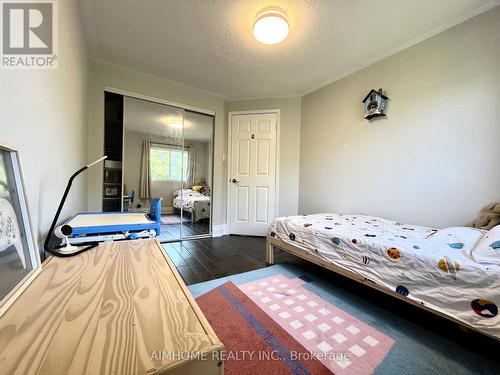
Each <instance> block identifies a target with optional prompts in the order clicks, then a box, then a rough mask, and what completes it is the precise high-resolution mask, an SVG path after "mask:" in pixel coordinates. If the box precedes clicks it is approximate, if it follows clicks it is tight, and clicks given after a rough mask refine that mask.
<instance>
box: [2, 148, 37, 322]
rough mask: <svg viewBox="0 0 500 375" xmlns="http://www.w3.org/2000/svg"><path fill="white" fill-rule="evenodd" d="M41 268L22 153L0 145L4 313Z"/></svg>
mask: <svg viewBox="0 0 500 375" xmlns="http://www.w3.org/2000/svg"><path fill="white" fill-rule="evenodd" d="M40 269H41V263H40V256H39V253H38V250H37V247H36V245H35V241H34V237H33V234H32V230H31V225H30V220H29V214H28V206H27V204H26V193H25V191H24V182H23V177H22V170H21V166H20V161H19V154H18V152H17V151H16V150H14V149H12V148H10V147H9V146H6V145H2V144H0V316H1V315H2V313H3V311H5V310H6V309H7V307H8V306H9V305H10V303H11V302H12V301H13V300H14V299H15V297H16V296H17V295H18V294H19V293H20V292H21V291H22V289H23V287H25V286H26V285H27V284H28V283H29V282H30V281H31V280H32V279H33V278H34V276H35V275H36V273H38V271H39V270H40Z"/></svg>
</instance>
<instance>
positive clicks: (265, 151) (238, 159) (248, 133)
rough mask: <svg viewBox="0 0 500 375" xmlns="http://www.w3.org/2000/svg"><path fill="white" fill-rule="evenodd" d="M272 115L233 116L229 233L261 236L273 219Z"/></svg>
mask: <svg viewBox="0 0 500 375" xmlns="http://www.w3.org/2000/svg"><path fill="white" fill-rule="evenodd" d="M276 124H277V115H276V113H264V114H248V115H247V114H245V115H233V116H232V117H231V139H230V142H231V155H230V158H231V160H230V170H229V179H230V184H229V186H230V189H229V202H230V203H229V206H230V207H229V210H230V218H229V231H230V233H232V234H247V235H257V236H264V235H266V234H267V229H268V226H269V224H270V223H271V221H272V219H273V218H274V215H275V212H274V211H275V198H276Z"/></svg>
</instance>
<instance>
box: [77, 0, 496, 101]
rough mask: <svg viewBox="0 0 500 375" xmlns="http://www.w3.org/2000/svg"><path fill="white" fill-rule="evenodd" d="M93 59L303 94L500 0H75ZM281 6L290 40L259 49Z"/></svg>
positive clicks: (226, 90)
mask: <svg viewBox="0 0 500 375" xmlns="http://www.w3.org/2000/svg"><path fill="white" fill-rule="evenodd" d="M79 4H80V9H81V12H82V16H83V20H84V27H85V30H86V35H87V40H88V43H89V48H90V54H91V57H92V58H93V59H95V60H99V61H106V62H110V63H113V64H117V65H121V66H125V67H128V68H132V69H137V70H140V71H143V72H146V73H150V74H154V75H157V76H161V77H165V78H168V79H170V80H173V81H178V82H182V83H185V84H188V85H192V86H195V87H198V88H201V89H204V90H207V91H210V92H213V93H216V94H219V95H221V96H223V97H225V98H227V99H236V98H238V99H241V98H257V97H277V96H298V95H303V94H304V93H307V92H310V91H312V90H314V89H316V88H319V87H321V86H323V85H324V84H326V83H329V82H332V81H334V80H336V79H339V78H341V77H344V76H346V75H348V74H350V73H353V72H355V71H357V70H359V69H361V68H363V67H365V66H367V65H370V64H372V63H374V62H376V61H378V60H381V59H382V58H384V57H386V56H388V55H391V54H393V53H395V52H397V51H399V50H401V49H404V48H407V47H408V46H410V45H413V44H415V43H417V42H419V41H421V40H424V39H426V38H429V37H431V36H433V35H435V34H437V33H439V32H441V31H443V30H446V29H447V28H450V27H452V26H454V25H456V24H458V23H460V22H463V21H465V20H466V19H468V18H471V17H473V16H475V15H477V14H480V13H482V12H484V11H486V10H488V9H491V8H493V7H494V6H496V5H499V4H500V0H274V1H268V0H189V1H188V0H147V1H137V0H105V1H103V0H79ZM266 6H279V7H281V8H282V9H284V10H285V11H286V12H287V13H288V16H289V20H290V27H291V31H290V35H289V37H288V38H287V39H286V40H285V41H284V42H282V43H280V44H278V45H274V46H269V45H263V44H260V43H258V42H257V41H256V40H255V39H254V38H253V36H252V33H251V30H252V25H253V21H254V19H255V15H256V14H257V13H258V11H259V10H260V9H262V8H264V7H266Z"/></svg>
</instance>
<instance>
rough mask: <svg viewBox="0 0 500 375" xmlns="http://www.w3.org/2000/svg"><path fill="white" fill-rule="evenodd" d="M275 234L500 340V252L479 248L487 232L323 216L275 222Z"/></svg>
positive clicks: (296, 217) (292, 217)
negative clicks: (483, 251)
mask: <svg viewBox="0 0 500 375" xmlns="http://www.w3.org/2000/svg"><path fill="white" fill-rule="evenodd" d="M499 229H500V228H499ZM269 234H270V235H271V236H274V237H277V238H279V239H282V240H284V241H286V242H288V243H291V244H293V245H296V246H299V247H302V248H305V249H308V250H313V251H315V252H317V253H318V254H319V256H321V257H322V258H324V259H326V260H328V261H330V262H331V263H333V264H335V265H337V266H340V267H343V268H345V269H347V270H350V271H352V272H354V273H356V274H358V275H361V276H363V277H366V278H367V279H369V280H371V281H373V282H375V283H377V284H380V285H383V286H385V287H387V288H388V289H390V290H393V291H396V292H398V293H399V294H401V295H403V296H406V297H407V298H410V299H413V300H415V301H418V302H421V303H423V304H424V305H426V306H428V307H431V308H433V309H435V310H438V311H440V312H443V313H445V314H447V315H450V316H452V317H454V318H456V319H459V320H461V321H463V322H465V323H467V324H469V325H471V326H473V327H475V328H477V329H480V330H481V331H483V332H485V333H487V334H489V335H492V336H495V337H497V338H500V315H499V314H498V306H500V253H499V254H498V257H496V254H494V255H493V256H491V255H490V256H489V257H484V258H483V257H482V256H481V252H477V253H475V252H474V251H473V250H474V249H475V246H476V244H477V243H478V241H479V240H480V239H481V238H482V237H483V236H486V232H485V231H483V230H479V229H472V228H465V227H457V228H447V229H443V230H437V229H433V228H427V227H421V226H415V225H406V224H401V223H397V222H394V221H389V220H385V219H381V218H376V217H370V216H362V215H338V214H317V215H307V216H291V217H282V218H278V219H275V220H274V221H273V223H272V224H271V226H270V230H269ZM486 237H487V236H486ZM495 243H497V244H498V242H495ZM490 246H491V245H490ZM499 251H500V250H499Z"/></svg>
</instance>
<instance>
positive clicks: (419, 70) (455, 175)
mask: <svg viewBox="0 0 500 375" xmlns="http://www.w3.org/2000/svg"><path fill="white" fill-rule="evenodd" d="M499 35H500V7H497V8H496V9H493V10H491V11H489V12H487V13H484V14H482V15H480V16H478V17H476V18H473V19H471V20H469V21H467V22H465V23H463V24H460V25H458V26H456V27H454V28H452V29H450V30H448V31H446V32H444V33H442V34H439V35H437V36H435V37H433V38H431V39H429V40H427V41H424V42H422V43H420V44H418V45H416V46H414V47H411V48H409V49H407V50H405V51H402V52H400V53H398V54H396V55H394V56H392V57H389V58H387V59H385V60H383V61H381V62H379V63H377V64H374V65H371V66H369V67H368V68H366V69H364V70H362V71H360V72H358V73H355V74H353V75H351V76H348V77H346V78H344V79H342V80H340V81H337V82H334V83H333V84H330V85H328V86H326V87H324V88H321V89H319V90H317V91H315V92H313V93H311V94H309V95H306V96H305V97H303V99H302V133H301V160H300V203H299V208H300V211H301V213H312V212H344V213H354V212H355V213H365V214H370V215H379V216H384V217H387V218H392V219H396V220H401V221H407V222H411V223H415V224H424V225H430V226H438V227H445V226H453V225H463V224H465V223H467V222H469V221H471V220H472V219H474V218H475V216H476V215H477V213H478V210H479V209H480V208H481V207H482V206H484V205H485V204H487V203H489V202H492V201H498V200H500V164H499V162H500V104H499V103H500V101H499V98H500V43H499V40H500V39H499ZM379 87H383V88H384V89H385V90H387V94H388V96H389V97H390V98H391V101H390V105H389V110H388V117H387V118H386V119H383V120H379V121H374V122H372V123H370V122H368V121H367V120H365V119H364V118H363V108H362V104H361V100H362V99H363V98H364V96H365V94H366V93H367V92H368V91H369V90H370V89H371V88H374V89H378V88H379Z"/></svg>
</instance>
